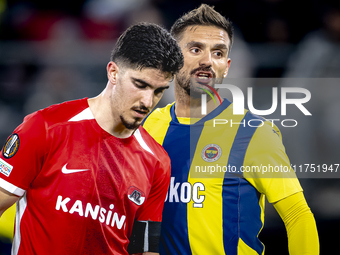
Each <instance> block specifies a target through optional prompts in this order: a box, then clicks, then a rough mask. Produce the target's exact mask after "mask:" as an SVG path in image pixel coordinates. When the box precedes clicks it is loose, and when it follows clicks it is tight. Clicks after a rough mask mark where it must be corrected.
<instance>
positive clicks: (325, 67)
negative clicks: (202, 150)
mask: <svg viewBox="0 0 340 255" xmlns="http://www.w3.org/2000/svg"><path fill="white" fill-rule="evenodd" d="M334 2H335V1H330V0H326V1H321V0H308V1H307V0H298V1H297V0H238V1H236V0H224V1H222V0H210V1H193V0H172V1H170V0H124V1H122V0H73V1H66V0H59V1H42V0H40V1H39V0H36V1H23V0H21V1H20V0H11V1H9V0H7V1H6V0H0V144H1V143H2V144H4V143H5V141H6V139H7V137H8V136H9V135H10V134H11V132H12V131H13V129H14V128H15V127H16V126H17V125H19V124H20V123H21V122H22V119H23V117H24V116H25V115H27V114H29V113H31V112H33V111H36V110H38V109H41V108H44V107H46V106H49V105H51V104H54V103H59V102H62V101H66V100H71V99H77V98H83V97H92V96H96V95H97V94H99V93H100V92H101V91H102V89H103V88H104V87H105V85H106V82H107V77H106V64H107V63H108V61H109V58H110V52H111V50H112V48H113V46H114V43H115V41H116V39H117V38H118V36H119V35H120V34H121V32H122V31H124V30H125V29H126V28H127V27H128V26H130V25H132V24H134V23H136V22H139V21H148V22H153V23H157V24H160V25H163V26H164V27H166V28H168V29H169V28H170V27H171V25H172V23H173V22H174V21H175V20H176V19H177V18H178V17H180V16H181V15H182V14H183V13H185V12H188V11H190V10H191V9H193V8H196V7H198V6H199V5H200V3H207V4H210V5H213V6H215V9H216V10H217V11H219V12H220V13H221V14H223V15H224V16H226V17H228V18H229V19H230V20H231V21H232V22H233V24H234V27H235V42H234V46H233V48H232V51H231V59H232V65H231V68H230V71H229V75H228V77H231V78H235V79H237V78H273V77H274V78H280V79H281V81H285V79H286V78H308V79H309V78H319V79H320V83H318V84H317V85H313V88H312V87H310V86H311V85H309V84H308V83H306V82H305V83H304V84H298V85H295V86H296V87H305V88H307V89H310V90H311V91H313V92H312V100H314V104H313V105H312V106H311V111H312V114H313V116H312V117H311V118H309V119H308V120H304V121H302V123H301V125H300V126H299V128H296V129H294V130H292V129H291V130H288V131H286V130H282V133H283V141H284V144H285V146H286V149H287V154H288V156H289V157H290V159H291V161H292V163H293V164H294V163H295V164H300V163H302V164H304V163H308V164H310V163H316V164H324V163H325V164H336V163H340V162H339V161H340V160H339V152H340V147H339V144H340V128H339V126H340V123H339V120H340V118H339V110H340V103H339V100H338V98H339V96H340V93H338V92H339V86H340V84H339V82H338V81H339V80H340V79H339V78H340V3H334ZM337 2H339V1H337ZM329 79H331V83H332V84H331V85H330V84H329V83H327V84H323V81H326V80H328V81H329ZM283 84H284V86H287V84H285V83H284V82H283V83H280V84H279V85H278V86H283ZM253 86H254V90H256V91H257V95H258V96H257V97H256V100H254V101H257V104H258V105H260V104H261V102H263V100H264V99H262V96H264V95H267V94H268V91H271V90H269V89H271V87H270V85H268V84H267V85H266V83H256V84H255V85H253ZM262 92H263V93H262ZM269 99H270V97H269ZM173 100H174V97H173V92H172V89H170V90H169V91H167V92H166V94H165V96H164V98H163V99H162V101H161V102H160V103H159V106H164V105H165V104H167V103H169V102H172V101H173ZM279 128H280V127H279ZM339 172H340V169H339ZM335 177H336V176H335ZM339 183H340V182H339V179H338V178H337V177H336V178H329V177H328V178H308V177H307V178H302V179H301V184H302V186H303V188H304V190H305V196H306V198H307V201H308V204H309V206H310V207H311V209H312V211H313V213H314V215H315V218H316V220H317V225H318V230H319V236H320V242H321V254H334V251H336V250H337V240H338V238H339V234H338V231H336V230H337V229H339V227H340V224H339V223H340V185H339ZM1 224H3V223H0V232H5V231H1V230H2V228H3V227H2V225H1ZM261 239H262V241H263V242H264V244H265V246H266V254H269V255H271V254H275V255H280V254H288V249H287V238H286V232H285V229H284V226H283V223H282V221H281V220H280V218H279V216H278V215H277V213H276V211H275V210H274V209H273V207H272V206H271V205H268V206H267V209H266V221H265V227H264V229H263V232H262V233H261ZM0 240H1V241H0V243H1V245H0V255H5V254H6V255H7V254H10V253H9V250H10V242H11V239H10V236H8V233H7V234H3V237H2V238H1V237H0Z"/></svg>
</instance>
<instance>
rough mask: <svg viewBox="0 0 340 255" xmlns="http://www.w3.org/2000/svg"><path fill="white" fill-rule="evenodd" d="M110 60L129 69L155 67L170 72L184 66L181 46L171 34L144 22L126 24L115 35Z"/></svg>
mask: <svg viewBox="0 0 340 255" xmlns="http://www.w3.org/2000/svg"><path fill="white" fill-rule="evenodd" d="M111 61H113V62H115V63H116V64H117V65H119V64H121V65H123V66H126V67H129V68H132V69H139V70H141V69H143V68H146V67H150V68H156V69H159V70H160V71H162V72H168V73H170V74H171V75H174V74H176V73H177V72H178V71H179V70H180V69H181V68H182V67H183V55H182V52H181V49H180V47H179V46H178V44H177V42H176V40H175V39H174V38H173V37H172V36H171V35H170V33H169V32H168V31H167V30H165V29H164V28H162V27H160V26H158V25H156V24H151V23H144V22H142V23H138V24H136V25H133V26H131V27H129V28H128V29H127V30H126V31H125V32H124V33H123V34H122V35H121V36H120V37H119V38H118V40H117V43H116V46H115V48H114V49H113V51H112V53H111Z"/></svg>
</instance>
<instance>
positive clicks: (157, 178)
mask: <svg viewBox="0 0 340 255" xmlns="http://www.w3.org/2000/svg"><path fill="white" fill-rule="evenodd" d="M169 181H170V160H169V158H168V156H167V154H166V152H165V151H164V150H163V148H162V147H161V146H160V145H159V144H158V143H157V142H155V141H154V140H153V138H151V136H149V135H148V133H147V132H146V131H145V130H144V128H143V127H139V128H138V129H137V130H136V131H135V132H134V134H133V135H132V136H130V137H129V138H124V139H121V138H117V137H114V136H112V135H110V134H109V133H107V132H106V131H104V130H103V129H102V128H101V127H100V126H99V125H98V123H97V122H96V120H95V119H94V116H93V114H92V113H91V110H90V108H89V105H88V103H87V99H86V98H85V99H81V100H75V101H70V102H66V103H62V104H59V105H53V106H50V107H48V108H46V109H43V110H40V111H37V112H35V113H33V114H30V115H28V116H26V118H25V119H24V122H23V123H22V124H21V125H20V126H18V127H17V128H16V129H15V131H14V133H13V134H12V135H11V136H10V138H9V139H8V140H7V143H6V144H5V146H4V148H3V150H2V153H1V156H0V186H1V187H2V188H3V189H5V190H7V191H9V192H11V193H13V194H15V195H17V196H20V199H19V201H18V202H17V214H16V226H15V234H14V240H13V249H12V254H18V255H20V254H25V255H26V254H35V255H39V254H44V255H45V254H58V255H60V254H72V255H76V254H128V253H127V251H126V250H127V246H128V243H129V237H130V235H131V231H132V226H133V222H134V220H135V219H136V220H139V221H158V222H159V221H161V215H162V209H163V203H164V201H165V198H166V193H167V189H168V186H169Z"/></svg>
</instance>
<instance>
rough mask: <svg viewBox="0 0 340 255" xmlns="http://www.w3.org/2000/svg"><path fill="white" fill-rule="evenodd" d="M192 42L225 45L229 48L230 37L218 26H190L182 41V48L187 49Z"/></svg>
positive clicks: (185, 31)
mask: <svg viewBox="0 0 340 255" xmlns="http://www.w3.org/2000/svg"><path fill="white" fill-rule="evenodd" d="M191 41H196V42H202V43H204V44H217V43H218V44H225V45H226V46H227V47H228V48H229V43H230V40H229V36H228V33H227V31H225V30H224V29H222V28H219V27H216V26H201V25H194V26H188V27H187V28H186V29H185V30H184V32H183V34H182V37H181V39H180V46H181V47H186V46H187V44H188V43H189V42H191Z"/></svg>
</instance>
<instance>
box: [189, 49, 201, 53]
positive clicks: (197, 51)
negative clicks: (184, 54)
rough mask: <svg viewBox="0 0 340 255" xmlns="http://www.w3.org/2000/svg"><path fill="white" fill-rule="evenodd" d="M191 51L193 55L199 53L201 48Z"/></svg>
mask: <svg viewBox="0 0 340 255" xmlns="http://www.w3.org/2000/svg"><path fill="white" fill-rule="evenodd" d="M190 51H191V52H192V53H199V52H200V51H201V50H200V49H199V48H192V49H191V50H190Z"/></svg>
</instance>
